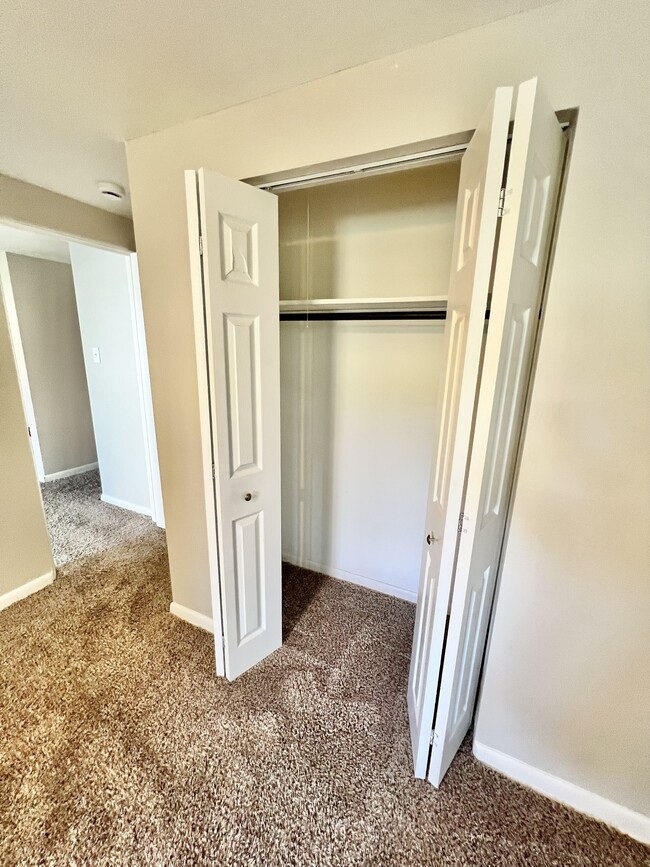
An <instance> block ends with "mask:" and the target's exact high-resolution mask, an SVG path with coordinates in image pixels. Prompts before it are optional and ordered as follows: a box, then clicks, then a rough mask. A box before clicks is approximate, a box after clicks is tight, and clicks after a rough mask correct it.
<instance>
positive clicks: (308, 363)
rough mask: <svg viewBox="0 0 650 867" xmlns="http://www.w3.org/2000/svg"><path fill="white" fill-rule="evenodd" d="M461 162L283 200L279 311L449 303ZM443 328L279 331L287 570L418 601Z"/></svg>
mask: <svg viewBox="0 0 650 867" xmlns="http://www.w3.org/2000/svg"><path fill="white" fill-rule="evenodd" d="M458 177H459V163H458V162H456V161H453V162H445V163H440V164H432V165H429V166H423V167H418V168H411V169H408V170H402V171H396V172H391V173H388V174H381V175H375V176H369V177H363V178H357V179H353V180H346V181H337V182H335V183H329V184H326V185H320V186H313V187H310V188H305V189H296V190H292V191H286V192H282V193H280V195H279V227H280V299H281V301H296V300H309V299H317V298H319V299H322V298H330V299H348V300H349V299H351V298H360V299H361V298H400V297H402V298H403V297H414V296H435V295H439V296H440V295H442V296H446V294H447V285H448V280H449V271H450V258H451V251H452V243H453V231H454V220H455V215H456V197H457V191H458ZM443 336H444V321H435V320H417V319H406V320H382V321H374V320H371V319H367V320H359V321H345V320H343V319H342V320H336V319H334V320H331V321H314V320H311V321H310V320H309V319H307V320H306V321H283V322H281V326H280V351H281V408H282V544H283V557H284V559H285V560H286V561H288V562H290V563H295V564H298V565H302V566H306V567H307V568H313V569H316V570H318V571H321V572H324V573H325V574H328V575H332V576H334V577H339V578H344V579H347V580H350V581H353V582H355V583H358V584H362V585H364V586H370V587H374V588H375V589H378V590H381V591H383V592H386V593H391V594H393V595H395V596H399V597H401V598H405V599H409V600H412V601H415V599H416V597H417V590H418V582H419V572H420V556H421V544H422V533H423V529H424V519H425V511H426V498H427V483H428V475H429V466H430V461H431V454H432V443H433V440H434V439H435V436H436V432H435V431H434V414H435V405H436V400H437V396H438V385H439V377H440V373H441V371H442V368H443V364H444V358H443Z"/></svg>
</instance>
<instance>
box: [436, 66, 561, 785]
mask: <svg viewBox="0 0 650 867" xmlns="http://www.w3.org/2000/svg"><path fill="white" fill-rule="evenodd" d="M563 156H564V136H563V134H562V131H561V129H560V126H559V124H558V122H557V119H556V117H555V113H554V112H553V110H552V109H551V108H550V106H549V105H548V104H547V103H546V101H545V100H544V98H543V97H542V96H541V94H540V93H539V91H538V88H537V82H536V80H533V81H529V82H525V83H524V84H522V85H521V86H520V87H519V89H518V93H517V107H516V112H515V124H514V130H513V137H512V146H511V151H510V160H509V165H508V177H507V183H506V187H507V188H508V189H509V190H511V193H510V196H509V198H508V199H507V201H506V208H505V213H504V216H503V218H502V220H501V230H500V235H499V245H498V251H497V259H496V264H495V272H494V285H493V290H492V303H491V307H490V322H489V328H488V333H487V339H486V344H485V355H484V360H483V369H482V374H481V387H480V391H479V395H478V402H477V408H476V420H475V425H474V432H473V438H472V453H471V459H470V463H469V470H468V475H467V492H466V496H465V503H464V506H463V511H464V515H465V519H464V523H463V533H462V534H461V536H460V543H459V547H458V558H457V563H456V570H455V576H454V587H453V596H452V604H451V610H450V617H449V628H448V634H447V642H446V645H445V655H444V660H443V666H442V673H441V680H440V692H439V700H438V707H437V711H436V719H435V722H434V725H435V731H434V735H433V746H432V749H431V760H430V765H429V775H428V776H429V780H430V781H431V782H432V783H433V784H434V785H439V784H440V781H441V780H442V777H443V776H444V774H445V773H446V771H447V768H448V767H449V764H450V763H451V760H452V759H453V757H454V755H455V753H456V751H457V750H458V747H459V746H460V744H461V742H462V740H463V738H464V736H465V734H466V733H467V731H468V729H469V726H470V724H471V720H472V716H473V712H474V705H475V700H476V692H477V688H478V680H479V675H480V669H481V664H482V660H483V650H484V647H485V638H486V634H487V628H488V621H489V617H490V610H491V604H492V598H493V595H494V588H495V584H496V578H497V574H498V567H499V558H500V555H501V548H502V542H503V535H504V532H505V523H506V513H507V509H508V503H509V499H510V494H511V489H512V479H513V474H514V464H515V457H516V452H517V447H518V442H519V437H520V432H521V425H522V419H523V413H524V405H525V400H526V393H527V387H528V382H529V379H530V371H531V366H532V358H533V350H534V343H535V332H536V328H537V323H538V316H539V310H540V305H541V300H542V292H543V287H544V280H545V276H546V262H547V258H548V247H549V239H550V234H551V228H552V218H553V213H554V209H555V202H556V198H557V191H558V186H559V179H560V174H561V167H562V160H563Z"/></svg>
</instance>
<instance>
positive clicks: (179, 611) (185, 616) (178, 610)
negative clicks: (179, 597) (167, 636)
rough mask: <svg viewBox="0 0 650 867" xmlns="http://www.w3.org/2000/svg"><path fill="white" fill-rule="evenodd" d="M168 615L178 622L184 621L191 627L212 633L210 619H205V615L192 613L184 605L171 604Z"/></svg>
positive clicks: (196, 612)
mask: <svg viewBox="0 0 650 867" xmlns="http://www.w3.org/2000/svg"><path fill="white" fill-rule="evenodd" d="M169 612H170V614H173V615H174V617H178V618H179V619H180V620H185V621H186V622H187V623H191V624H192V626H198V627H199V629H205V631H206V632H212V633H214V625H213V623H212V618H211V617H206V616H205V614H199V612H198V611H193V610H192V609H191V608H186V607H185V606H184V605H179V604H178V602H172V604H171V605H170V606H169Z"/></svg>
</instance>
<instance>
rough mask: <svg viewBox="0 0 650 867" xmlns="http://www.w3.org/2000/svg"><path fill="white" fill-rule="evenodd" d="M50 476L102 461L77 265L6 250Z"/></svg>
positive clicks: (39, 435) (44, 457)
mask: <svg viewBox="0 0 650 867" xmlns="http://www.w3.org/2000/svg"><path fill="white" fill-rule="evenodd" d="M7 261H8V265H9V273H10V276H11V286H12V290H13V296H14V302H15V305H16V313H17V316H18V325H19V327H20V338H21V342H22V345H23V352H24V355H25V364H26V366H27V377H28V379H29V388H30V392H31V397H32V403H33V405H34V414H35V416H36V425H37V429H38V440H39V443H40V447H41V456H42V458H43V466H44V469H45V478H46V480H47V479H48V477H49V476H53V475H56V474H58V473H61V472H64V471H66V470H73V469H75V468H78V467H84V468H88V465H89V464H94V463H96V461H97V451H96V449H95V436H94V433H93V422H92V417H91V414H90V400H89V398H88V383H87V382H86V371H85V368H84V360H83V351H82V348H81V334H80V332H79V317H78V315H77V303H76V300H75V293H74V283H73V280H72V269H71V267H70V265H68V264H66V263H64V262H51V261H49V260H48V259H37V258H34V257H32V256H17V255H14V254H11V253H9V254H7Z"/></svg>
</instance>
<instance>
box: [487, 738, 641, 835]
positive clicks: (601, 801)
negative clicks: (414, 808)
mask: <svg viewBox="0 0 650 867" xmlns="http://www.w3.org/2000/svg"><path fill="white" fill-rule="evenodd" d="M473 751H474V755H475V756H476V758H477V759H478V760H479V761H480V762H483V763H484V764H486V765H489V766H490V767H491V768H494V769H495V770H496V771H500V772H501V773H502V774H505V775H506V776H507V777H510V778H511V779H513V780H516V781H517V782H518V783H523V785H524V786H528V787H529V788H530V789H534V790H535V791H536V792H540V793H541V794H542V795H546V796H547V797H549V798H552V799H553V800H554V801H560V803H562V804H566V805H567V806H569V807H573V809H574V810H577V811H578V812H579V813H586V815H587V816H591V817H592V818H594V819H598V820H599V821H601V822H605V824H607V825H611V826H612V827H614V828H616V829H617V830H619V831H622V832H623V833H624V834H627V835H628V836H630V837H634V839H635V840H640V841H641V843H646V844H650V816H644V815H643V814H642V813H636V812H635V811H634V810H630V808H629V807H624V806H623V805H622V804H616V803H615V802H614V801H610V800H608V799H607V798H603V797H602V795H597V794H595V793H594V792H590V791H588V790H587V789H582V788H580V786H576V785H574V783H569V782H568V781H567V780H563V779H561V778H560V777H555V776H553V775H552V774H549V773H547V772H546V771H542V770H540V769H539V768H535V767H533V766H532V765H528V764H526V762H522V761H520V760H519V759H516V758H514V757H513V756H509V755H507V754H506V753H502V752H501V751H500V750H495V749H493V748H492V747H487V746H486V745H485V744H481V743H479V742H478V741H476V740H475V741H474V745H473Z"/></svg>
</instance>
